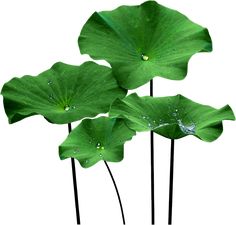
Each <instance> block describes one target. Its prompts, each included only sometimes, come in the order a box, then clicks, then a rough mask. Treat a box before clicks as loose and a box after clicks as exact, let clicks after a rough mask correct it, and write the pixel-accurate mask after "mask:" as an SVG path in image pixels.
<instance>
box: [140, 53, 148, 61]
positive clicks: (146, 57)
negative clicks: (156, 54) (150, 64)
mask: <svg viewBox="0 0 236 225" xmlns="http://www.w3.org/2000/svg"><path fill="white" fill-rule="evenodd" d="M141 58H142V60H143V61H148V59H149V57H148V56H147V55H145V54H142V55H141Z"/></svg>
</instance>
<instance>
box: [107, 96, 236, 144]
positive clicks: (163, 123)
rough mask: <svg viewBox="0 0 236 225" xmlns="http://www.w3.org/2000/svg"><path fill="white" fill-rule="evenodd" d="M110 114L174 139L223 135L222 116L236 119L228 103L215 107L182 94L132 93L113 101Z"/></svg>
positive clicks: (128, 123)
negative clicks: (199, 102) (146, 95)
mask: <svg viewBox="0 0 236 225" xmlns="http://www.w3.org/2000/svg"><path fill="white" fill-rule="evenodd" d="M110 116H115V117H119V118H124V119H125V121H126V124H127V125H128V126H129V127H130V128H131V129H133V130H136V131H148V130H153V131H154V132H155V133H157V134H160V135H162V136H164V137H166V138H170V139H178V138H182V137H184V136H186V135H194V136H196V137H198V138H200V139H202V140H204V141H209V142H210V141H214V140H215V139H217V138H218V137H219V136H220V135H221V133H222V131H223V125H222V120H235V116H234V113H233V111H232V109H231V108H230V106H228V105H226V106H225V107H223V108H221V109H214V108H212V107H210V106H207V105H201V104H198V103H196V102H193V101H191V100H190V99H188V98H185V97H184V96H182V95H176V96H171V97H160V98H152V97H139V96H138V95H137V94H131V95H129V96H128V97H126V98H124V99H122V100H120V99H117V100H116V101H115V102H114V103H113V105H112V107H111V110H110Z"/></svg>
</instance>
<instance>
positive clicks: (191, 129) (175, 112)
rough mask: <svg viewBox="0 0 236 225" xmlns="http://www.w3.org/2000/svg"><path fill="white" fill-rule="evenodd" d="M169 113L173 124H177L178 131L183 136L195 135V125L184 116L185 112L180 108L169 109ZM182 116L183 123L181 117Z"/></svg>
mask: <svg viewBox="0 0 236 225" xmlns="http://www.w3.org/2000/svg"><path fill="white" fill-rule="evenodd" d="M169 111H171V113H170V114H171V117H172V120H173V122H174V123H176V124H178V126H179V128H180V130H181V131H182V132H183V133H185V134H195V129H196V125H195V123H194V122H193V121H192V119H191V118H190V117H189V116H187V115H186V113H185V112H184V111H185V110H184V109H182V108H180V109H179V108H175V107H174V108H171V107H169ZM183 115H184V122H183V120H182V117H183Z"/></svg>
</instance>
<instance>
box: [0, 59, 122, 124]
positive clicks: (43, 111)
mask: <svg viewBox="0 0 236 225" xmlns="http://www.w3.org/2000/svg"><path fill="white" fill-rule="evenodd" d="M1 94H2V95H3V97H4V107H5V111H6V114H7V116H8V119H9V123H14V122H17V121H19V120H22V119H24V118H26V117H29V116H32V115H37V114H40V115H42V116H44V117H45V118H46V119H47V120H48V121H50V122H51V123H57V124H65V123H70V122H73V121H76V120H80V119H83V118H84V117H94V116H96V115H97V114H99V113H105V112H107V111H108V110H109V107H110V104H111V103H112V102H113V100H115V99H116V98H118V97H124V96H125V95H126V91H125V90H123V89H121V88H120V87H119V86H118V84H117V82H116V80H115V78H114V76H113V75H112V71H111V69H110V68H108V67H105V66H100V65H97V64H96V63H93V62H86V63H84V64H82V65H81V66H72V65H68V64H64V63H56V64H54V65H53V66H52V68H51V69H49V70H47V71H45V72H43V73H41V74H39V75H38V76H24V77H22V78H13V79H12V80H10V81H9V82H7V83H6V84H5V85H4V86H3V88H2V92H1Z"/></svg>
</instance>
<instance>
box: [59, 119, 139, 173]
mask: <svg viewBox="0 0 236 225" xmlns="http://www.w3.org/2000/svg"><path fill="white" fill-rule="evenodd" d="M134 135H135V131H133V130H131V129H129V128H128V127H127V126H126V124H125V122H124V120H122V119H117V118H109V117H99V118H96V119H85V120H83V121H82V122H81V123H80V124H79V125H78V126H77V127H76V128H75V129H73V131H72V132H71V133H70V134H69V135H68V137H67V139H66V140H65V141H64V142H63V143H62V144H61V145H60V147H59V154H60V158H61V159H66V158H75V159H77V160H78V161H79V162H80V164H81V166H82V167H84V168H88V167H91V166H93V165H94V164H95V163H97V162H98V161H100V160H105V161H109V162H119V161H121V160H122V159H123V156H124V143H125V142H126V141H128V140H131V139H132V137H133V136H134Z"/></svg>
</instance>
